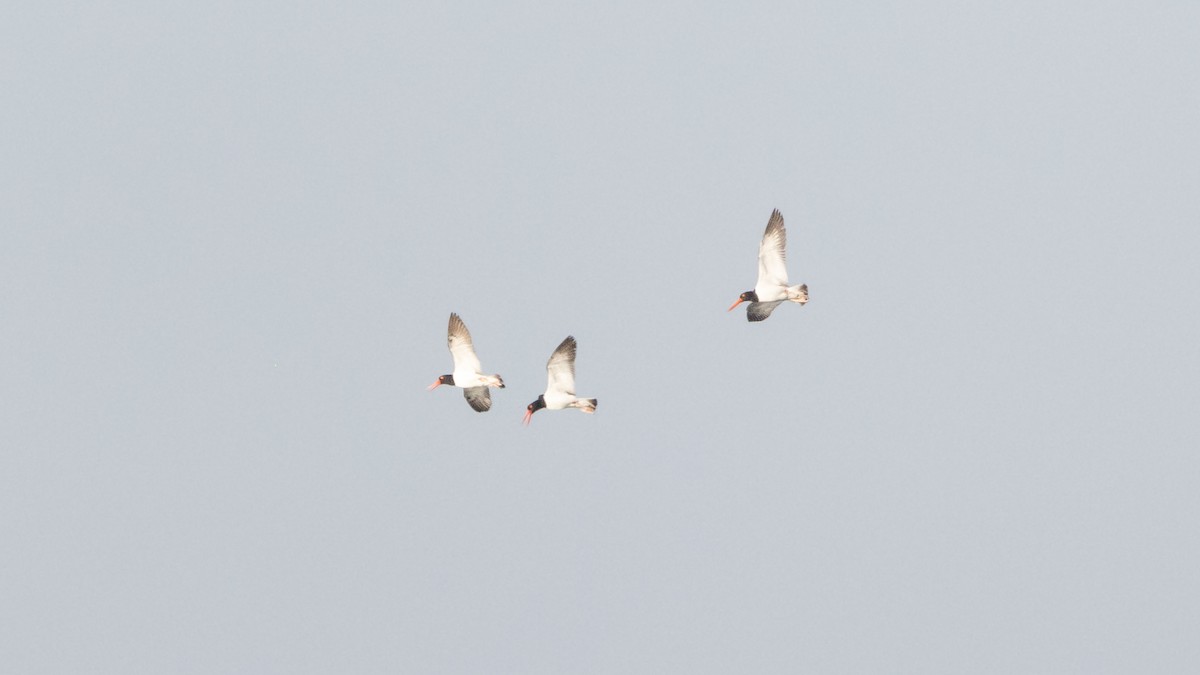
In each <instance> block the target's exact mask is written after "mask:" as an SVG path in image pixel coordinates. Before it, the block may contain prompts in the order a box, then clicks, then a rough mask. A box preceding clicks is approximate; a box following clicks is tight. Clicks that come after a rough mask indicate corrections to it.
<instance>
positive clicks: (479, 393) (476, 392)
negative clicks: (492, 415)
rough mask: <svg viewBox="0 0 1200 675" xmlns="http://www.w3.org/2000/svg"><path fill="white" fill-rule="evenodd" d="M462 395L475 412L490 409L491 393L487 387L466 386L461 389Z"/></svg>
mask: <svg viewBox="0 0 1200 675" xmlns="http://www.w3.org/2000/svg"><path fill="white" fill-rule="evenodd" d="M463 397H464V398H466V399H467V403H469V404H471V407H472V408H474V409H475V412H487V411H489V410H491V409H492V393H491V392H490V391H488V388H487V387H467V388H466V389H463Z"/></svg>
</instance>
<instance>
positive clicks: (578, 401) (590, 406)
mask: <svg viewBox="0 0 1200 675" xmlns="http://www.w3.org/2000/svg"><path fill="white" fill-rule="evenodd" d="M546 376H547V377H546V393H544V394H542V395H541V396H538V397H537V400H536V401H534V402H533V403H530V404H529V405H527V406H525V419H524V420H522V422H521V423H522V424H529V420H531V419H533V413H535V412H537V411H539V410H541V409H542V408H546V409H547V410H562V409H563V408H579V409H580V410H582V411H583V412H585V413H589V414H590V413H594V412H596V399H594V398H578V397H577V396H575V338H573V337H571V336H570V335H568V336H567V339H566V340H563V341H562V344H560V345H559V346H558V349H555V350H554V353H553V354H551V355H550V360H549V361H547V362H546Z"/></svg>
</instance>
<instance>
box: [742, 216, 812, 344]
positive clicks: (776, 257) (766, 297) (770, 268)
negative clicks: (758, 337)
mask: <svg viewBox="0 0 1200 675" xmlns="http://www.w3.org/2000/svg"><path fill="white" fill-rule="evenodd" d="M785 300H790V301H791V302H795V303H799V304H800V305H804V303H806V302H808V284H800V285H799V286H788V275H787V230H785V229H784V227H783V214H782V213H780V212H779V209H775V211H773V212H772V213H771V220H769V221H767V231H766V232H764V233H763V238H762V243H761V244H759V245H758V282H757V283H755V284H754V290H752V291H746V292H745V293H742V294H741V295H739V296H738V299H737V302H735V303H733V304H732V305H730V306H729V310H728V311H730V312H732V311H733V308H734V307H737V306H738V305H740V304H742V303H743V302H749V303H750V304H749V305H748V306H747V307H746V320H747V321H762V320H763V319H766V318H767V317H768V316H771V312H772V311H773V310H774V309H775V308H776V307H778V306H779V304H780V303H782V302H783V301H785Z"/></svg>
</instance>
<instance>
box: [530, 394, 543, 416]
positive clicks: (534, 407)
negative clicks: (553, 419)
mask: <svg viewBox="0 0 1200 675" xmlns="http://www.w3.org/2000/svg"><path fill="white" fill-rule="evenodd" d="M545 407H546V395H545V394H538V397H537V400H536V401H534V402H533V403H530V404H529V405H527V406H525V409H526V410H528V411H529V412H530V414H532V413H535V412H537V411H539V410H541V409H542V408H545Z"/></svg>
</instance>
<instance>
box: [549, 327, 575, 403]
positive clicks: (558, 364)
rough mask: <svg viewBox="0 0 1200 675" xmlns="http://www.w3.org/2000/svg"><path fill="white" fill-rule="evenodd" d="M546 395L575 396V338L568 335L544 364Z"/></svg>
mask: <svg viewBox="0 0 1200 675" xmlns="http://www.w3.org/2000/svg"><path fill="white" fill-rule="evenodd" d="M546 393H547V394H552V393H561V394H569V395H571V396H574V395H575V338H574V337H572V336H570V335H568V336H567V339H565V340H563V341H562V344H560V345H559V346H558V349H555V350H554V353H553V354H551V355H550V360H549V361H547V362H546Z"/></svg>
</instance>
